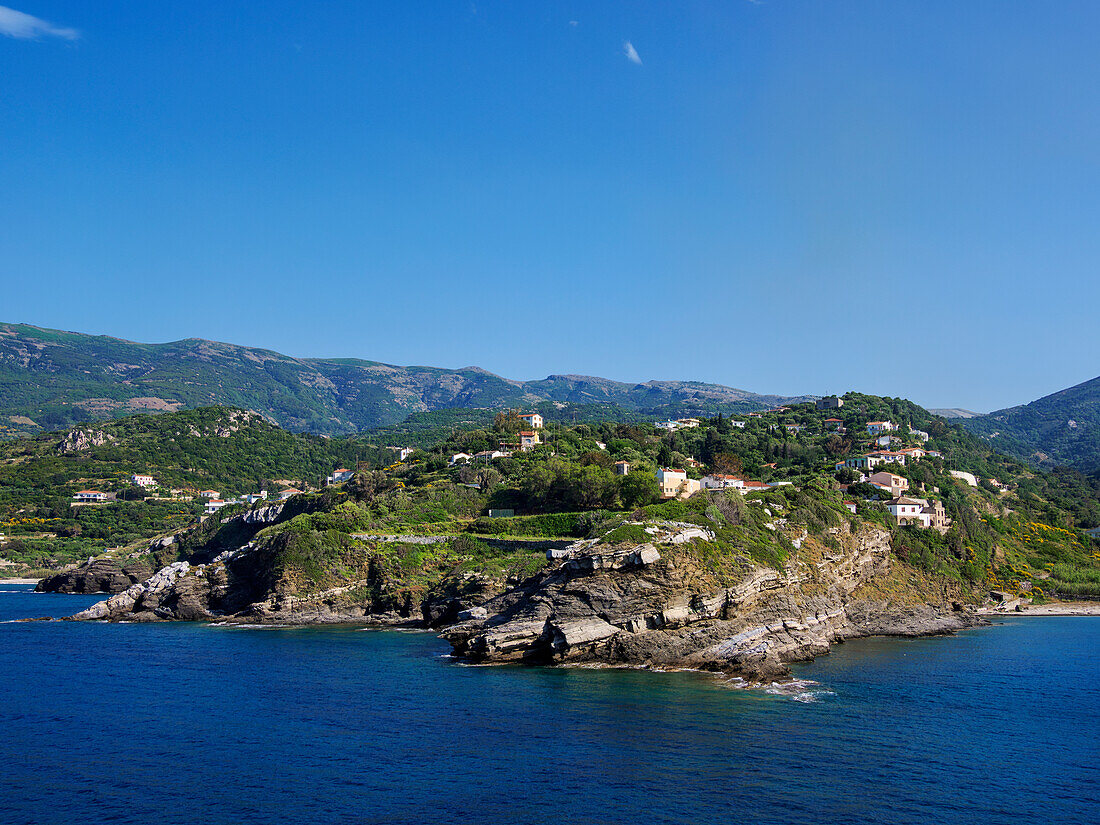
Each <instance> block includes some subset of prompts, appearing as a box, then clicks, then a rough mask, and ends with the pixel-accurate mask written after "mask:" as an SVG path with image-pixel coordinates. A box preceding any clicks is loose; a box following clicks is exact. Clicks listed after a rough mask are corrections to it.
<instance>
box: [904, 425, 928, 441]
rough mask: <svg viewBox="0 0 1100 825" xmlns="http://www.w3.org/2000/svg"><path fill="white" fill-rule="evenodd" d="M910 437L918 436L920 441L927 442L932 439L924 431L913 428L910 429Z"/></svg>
mask: <svg viewBox="0 0 1100 825" xmlns="http://www.w3.org/2000/svg"><path fill="white" fill-rule="evenodd" d="M909 435H913V436H916V437H917V439H918V440H919V441H927V440H928V439H930V438H931V437H932V436H930V435H929V434H928V433H926V432H925V431H924V430H914V429H913V428H912V427H910V428H909Z"/></svg>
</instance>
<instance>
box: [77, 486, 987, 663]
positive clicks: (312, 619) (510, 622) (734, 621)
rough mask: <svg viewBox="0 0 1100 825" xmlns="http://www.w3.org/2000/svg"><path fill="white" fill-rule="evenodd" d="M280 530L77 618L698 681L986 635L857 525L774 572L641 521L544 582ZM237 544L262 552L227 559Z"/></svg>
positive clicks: (428, 546) (794, 535)
mask: <svg viewBox="0 0 1100 825" xmlns="http://www.w3.org/2000/svg"><path fill="white" fill-rule="evenodd" d="M761 512H766V513H767V515H763V516H762V518H775V516H774V515H773V514H772V513H771V511H770V510H768V511H764V510H763V508H761ZM753 514H754V513H753ZM753 514H750V515H753ZM327 515H328V517H331V514H327ZM281 516H282V514H281V513H279V512H276V511H275V510H274V509H267V510H265V511H260V510H257V511H254V513H253V514H252V515H249V516H247V517H239V518H238V519H235V520H232V521H231V523H228V524H226V525H224V526H223V527H222V528H221V530H220V531H219V532H218V533H215V534H213V535H211V536H208V537H207V538H206V540H205V543H204V544H203V545H202V546H201V548H200V549H198V550H195V551H192V552H191V553H190V555H189V556H188V557H187V558H181V559H178V560H176V561H173V562H171V563H170V564H168V565H167V566H165V567H163V568H162V569H160V570H159V571H158V572H157V573H155V574H154V575H152V576H150V577H148V578H146V579H145V580H143V581H141V582H136V583H133V584H131V585H129V586H128V587H126V589H125V590H123V591H122V592H120V593H117V594H116V595H113V596H112V597H111V598H109V599H107V600H106V601H103V602H100V603H99V604H96V605H94V606H93V607H91V608H89V609H88V610H85V611H83V612H82V613H79V614H77V615H76V616H74V617H73V618H75V619H82V620H109V621H114V620H120V619H126V620H136V621H158V620H207V621H210V620H217V621H231V622H249V623H254V622H259V623H299V624H301V623H308V624H316V623H360V624H375V625H404V626H412V627H423V628H435V629H438V630H439V631H440V632H441V634H442V635H443V637H444V638H446V639H447V640H448V641H449V642H450V643H451V645H452V647H453V649H454V651H455V653H456V654H457V655H459V656H461V657H464V658H467V659H469V660H472V661H477V662H525V663H535V664H551V663H567V664H571V663H600V664H609V665H626V664H631V665H647V666H655V667H691V668H700V669H709V670H721V671H726V672H731V673H738V674H741V675H744V676H747V677H750V678H772V677H775V676H778V675H781V674H784V673H786V671H787V663H788V662H791V661H796V660H799V659H805V658H809V657H812V656H815V655H818V654H821V653H825V652H827V651H828V650H829V647H830V645H832V644H833V643H836V642H838V641H843V640H844V639H848V638H853V637H856V636H864V635H872V634H897V635H926V634H931V633H945V632H951V631H953V630H956V629H958V628H961V627H965V626H967V625H969V624H973V623H976V622H977V621H978V620H977V619H976V618H975V617H974V616H973V615H972V614H971V613H969V612H968V611H965V610H963V609H962V608H961V606H960V605H958V604H955V605H954V606H953V605H952V604H951V603H950V598H949V594H948V593H947V591H945V590H942V589H941V587H940V585H939V584H936V585H935V587H931V586H929V585H927V583H925V584H924V585H923V586H921V587H916V588H915V589H913V590H912V592H910V593H908V594H902V593H901V592H900V591H896V590H894V589H892V587H891V586H889V582H891V580H892V578H896V576H897V573H898V571H897V570H896V569H895V566H896V565H898V563H897V562H892V559H891V555H890V544H889V541H890V536H889V533H888V532H887V531H886V530H885V529H883V528H881V527H878V526H876V525H873V524H869V523H864V522H859V521H855V520H853V521H844V522H841V523H840V524H839V525H837V526H833V527H828V528H825V529H824V530H823V531H822V532H821V533H820V534H818V535H810V533H809V531H808V530H806V529H805V528H801V527H798V526H794V525H787V524H786V523H784V522H782V520H781V519H777V520H776V521H777V522H779V523H778V524H777V523H775V522H768V523H767V524H766V525H765V526H766V527H767V528H768V530H769V531H774V533H772V532H769V533H768V535H769V536H773V540H774V542H775V543H776V545H777V546H779V545H782V546H785V547H787V548H788V549H789V551H790V552H788V553H786V554H785V555H784V556H783V557H782V559H781V561H780V562H778V563H774V564H766V563H761V562H760V561H756V560H753V559H752V558H751V557H750V556H749V555H747V554H746V553H744V552H742V551H741V550H739V549H738V548H730V547H728V546H726V545H723V544H722V542H721V536H720V535H718V533H720V528H715V529H711V528H708V527H707V526H706V525H705V524H695V523H682V522H668V521H657V522H646V521H638V522H628V523H626V524H620V525H619V526H618V527H616V528H614V529H611V530H606V531H604V532H603V533H602V535H597V536H595V537H593V538H589V539H585V540H581V541H577V542H573V543H572V544H568V545H564V543H556V544H553V545H552V546H550V547H549V549H548V550H546V551H545V557H546V561H545V562H544V563H542V564H541V567H542V569H541V570H539V571H538V572H536V573H535V574H534V575H519V574H518V572H517V571H518V569H519V568H516V567H514V566H513V567H511V568H509V567H508V566H507V565H501V564H499V563H497V562H499V558H500V554H507V553H510V552H511V553H513V554H518V555H515V556H514V558H519V559H521V560H524V559H526V560H528V561H529V560H530V559H531V557H532V555H534V557H536V558H541V557H542V555H543V554H542V553H534V554H532V550H531V548H530V547H522V546H520V545H524V544H525V543H524V542H517V543H516V544H517V547H505V546H500V545H498V546H497V547H495V548H492V549H491V552H492V553H494V554H498V555H496V556H494V557H493V558H494V560H495V561H494V562H493V563H489V562H488V561H482V562H481V563H480V566H478V565H473V566H472V567H471V565H470V563H469V559H470V558H471V556H470V553H475V554H476V553H479V552H486V551H487V550H488V548H487V546H485V545H478V547H475V546H474V545H475V544H477V542H476V540H473V539H466V538H448V539H446V540H444V541H437V540H433V541H430V542H423V541H422V542H418V543H415V544H414V543H412V542H405V543H404V545H402V542H401V541H400V539H401V537H390V538H391V539H397V540H389V541H383V540H381V539H382V537H373V536H352V535H344V534H337V533H335V532H333V531H329V532H327V533H325V534H323V536H324V537H325V541H327V542H328V545H327V549H326V547H325V546H323V545H322V544H320V543H319V541H320V539H319V538H318V536H319V535H321V534H318V533H315V532H309V531H307V530H306V529H305V528H304V524H305V522H304V521H303V520H304V519H308V518H309V516H308V514H299V515H298V517H296V518H294V519H292V520H291V521H289V522H281V521H280V517H281ZM265 525H270V527H269V529H264V526H265ZM246 528H248V529H247V530H246ZM256 528H259V529H258V530H257V529H256ZM242 531H244V532H242ZM223 533H226V534H228V535H230V536H237V537H239V538H242V539H243V538H245V537H247V541H243V542H242V543H240V544H238V545H237V546H234V547H227V546H226V545H225V535H222V534H223ZM364 539H366V541H364ZM464 542H465V544H464ZM402 546H405V550H404V551H402V550H401V549H400V548H401V547H402ZM479 547H480V548H481V549H478V548H479ZM215 550H217V552H216V553H214V551H215ZM504 557H505V558H506V559H513V556H507V555H504ZM462 560H465V561H462ZM513 560H514V559H513ZM536 566H539V565H536ZM310 571H313V572H312V573H311V574H310V575H307V573H309V572H310ZM333 571H339V576H335V574H334V572H333ZM929 602H931V603H929Z"/></svg>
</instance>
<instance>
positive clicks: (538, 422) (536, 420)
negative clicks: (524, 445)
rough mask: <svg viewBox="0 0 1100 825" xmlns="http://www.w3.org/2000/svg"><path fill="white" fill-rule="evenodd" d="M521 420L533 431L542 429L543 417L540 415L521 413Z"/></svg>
mask: <svg viewBox="0 0 1100 825" xmlns="http://www.w3.org/2000/svg"><path fill="white" fill-rule="evenodd" d="M520 418H521V419H522V420H523V423H524V424H526V425H527V426H528V427H530V428H531V429H532V430H541V429H542V416H541V415H539V414H538V413H521V414H520Z"/></svg>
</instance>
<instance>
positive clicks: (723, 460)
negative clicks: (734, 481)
mask: <svg viewBox="0 0 1100 825" xmlns="http://www.w3.org/2000/svg"><path fill="white" fill-rule="evenodd" d="M710 468H711V469H712V470H713V471H714V472H716V473H725V474H726V475H731V476H736V475H741V472H742V467H741V459H740V458H738V457H737V456H736V455H734V454H733V453H718V454H716V455H715V456H714V458H713V459H712V460H711V462H710Z"/></svg>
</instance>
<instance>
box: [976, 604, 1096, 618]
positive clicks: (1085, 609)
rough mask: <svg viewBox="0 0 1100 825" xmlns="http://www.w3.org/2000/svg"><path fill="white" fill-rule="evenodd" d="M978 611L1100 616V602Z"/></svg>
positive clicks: (1034, 605) (982, 613)
mask: <svg viewBox="0 0 1100 825" xmlns="http://www.w3.org/2000/svg"><path fill="white" fill-rule="evenodd" d="M976 612H977V613H978V614H979V615H981V616H1100V602H1052V603H1050V604H1031V605H1027V606H1025V607H1024V609H1023V610H1019V611H1017V610H998V609H996V608H993V607H982V608H978V610H977V611H976Z"/></svg>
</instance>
